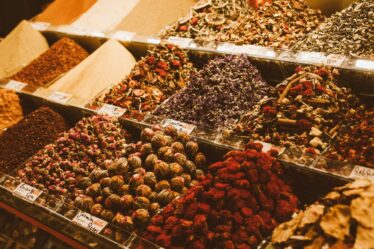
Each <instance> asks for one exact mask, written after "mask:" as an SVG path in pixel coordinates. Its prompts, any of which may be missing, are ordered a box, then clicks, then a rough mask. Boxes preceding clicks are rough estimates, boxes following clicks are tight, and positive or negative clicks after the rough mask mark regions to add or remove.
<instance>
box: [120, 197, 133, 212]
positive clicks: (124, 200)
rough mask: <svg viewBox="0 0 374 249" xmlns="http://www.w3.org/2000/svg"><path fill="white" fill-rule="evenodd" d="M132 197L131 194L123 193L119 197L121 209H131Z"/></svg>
mask: <svg viewBox="0 0 374 249" xmlns="http://www.w3.org/2000/svg"><path fill="white" fill-rule="evenodd" d="M134 202H135V201H134V197H133V196H132V195H129V194H128V195H124V196H122V197H121V207H122V209H123V210H131V209H132V208H133V207H134Z"/></svg>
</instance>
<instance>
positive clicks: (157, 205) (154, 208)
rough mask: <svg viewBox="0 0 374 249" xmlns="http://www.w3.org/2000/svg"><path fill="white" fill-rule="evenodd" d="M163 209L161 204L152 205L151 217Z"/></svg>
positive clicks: (150, 208) (150, 209)
mask: <svg viewBox="0 0 374 249" xmlns="http://www.w3.org/2000/svg"><path fill="white" fill-rule="evenodd" d="M160 209H161V206H160V204H159V203H157V202H153V203H151V205H150V206H149V212H150V213H151V215H154V214H156V213H157V212H158V211H160Z"/></svg>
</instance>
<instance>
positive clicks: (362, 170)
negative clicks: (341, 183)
mask: <svg viewBox="0 0 374 249" xmlns="http://www.w3.org/2000/svg"><path fill="white" fill-rule="evenodd" d="M349 177H350V178H353V179H362V178H364V179H369V180H371V181H372V182H374V170H373V169H369V168H366V167H362V166H358V165H356V166H355V167H354V168H353V170H352V173H351V175H350V176H349Z"/></svg>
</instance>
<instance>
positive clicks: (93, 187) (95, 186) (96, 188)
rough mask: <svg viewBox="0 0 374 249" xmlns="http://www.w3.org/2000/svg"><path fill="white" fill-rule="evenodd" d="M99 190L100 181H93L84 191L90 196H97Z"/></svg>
mask: <svg viewBox="0 0 374 249" xmlns="http://www.w3.org/2000/svg"><path fill="white" fill-rule="evenodd" d="M100 192H101V185H100V183H94V184H92V185H91V186H89V187H88V188H87V190H86V193H87V194H88V195H90V196H92V197H96V196H99V195H100Z"/></svg>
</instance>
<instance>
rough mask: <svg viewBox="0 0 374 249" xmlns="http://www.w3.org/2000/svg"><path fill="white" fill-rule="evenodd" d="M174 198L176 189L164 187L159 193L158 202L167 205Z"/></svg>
mask: <svg viewBox="0 0 374 249" xmlns="http://www.w3.org/2000/svg"><path fill="white" fill-rule="evenodd" d="M173 199H174V191H172V190H171V189H164V190H162V191H161V192H160V193H158V195H157V200H158V203H160V205H161V206H166V205H167V204H168V203H169V202H171V201H172V200H173Z"/></svg>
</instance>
